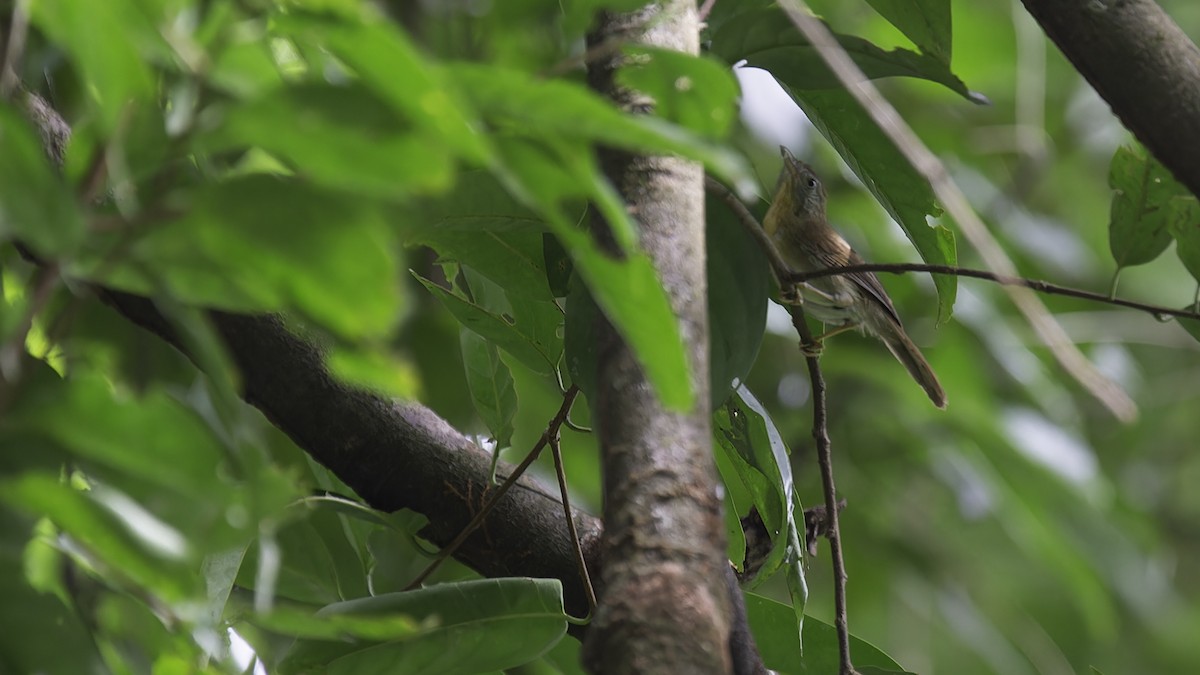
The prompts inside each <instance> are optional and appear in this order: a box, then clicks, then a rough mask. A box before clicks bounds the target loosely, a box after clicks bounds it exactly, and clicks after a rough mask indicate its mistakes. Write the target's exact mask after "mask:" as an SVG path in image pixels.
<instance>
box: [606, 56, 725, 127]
mask: <svg viewBox="0 0 1200 675" xmlns="http://www.w3.org/2000/svg"><path fill="white" fill-rule="evenodd" d="M625 53H626V55H627V56H628V57H629V62H628V63H627V64H625V65H623V66H622V67H621V69H620V70H618V71H617V81H618V82H620V83H621V84H623V85H625V86H628V87H631V88H633V89H636V90H637V91H639V92H641V93H643V94H647V95H649V96H651V97H652V98H653V99H654V111H653V112H654V114H655V115H657V116H659V117H662V118H663V119H666V120H669V121H671V122H674V123H676V124H678V125H680V126H682V127H685V128H688V129H691V130H692V131H694V132H696V133H697V134H700V135H702V136H705V137H709V138H718V139H719V138H724V137H725V135H726V134H727V133H728V132H729V129H730V125H731V124H732V123H733V121H734V119H735V118H736V117H737V97H738V86H737V82H736V81H735V80H734V77H733V73H732V72H731V71H730V69H729V67H728V66H726V65H725V64H723V63H721V62H720V61H717V60H715V59H712V58H705V57H700V56H693V55H691V54H684V53H683V52H677V51H670V50H666V49H654V48H650V47H628V48H626V50H625Z"/></svg>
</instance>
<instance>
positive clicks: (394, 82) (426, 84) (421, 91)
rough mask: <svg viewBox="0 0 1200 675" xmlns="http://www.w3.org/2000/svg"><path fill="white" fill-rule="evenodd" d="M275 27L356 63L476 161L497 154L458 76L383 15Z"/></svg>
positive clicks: (404, 108)
mask: <svg viewBox="0 0 1200 675" xmlns="http://www.w3.org/2000/svg"><path fill="white" fill-rule="evenodd" d="M273 27H274V28H275V29H276V30H278V31H279V32H280V33H282V34H284V35H288V36H290V37H292V38H294V39H296V40H298V41H301V42H304V43H307V44H312V45H315V46H318V47H323V48H325V49H328V50H329V51H330V52H332V53H333V54H334V55H335V56H337V57H338V59H340V60H341V61H342V63H344V64H345V65H346V66H349V67H350V68H352V69H353V70H354V71H355V72H356V73H357V74H358V76H359V77H360V78H362V82H363V84H364V85H366V86H367V87H370V88H371V89H373V90H374V91H375V92H376V93H377V94H379V96H380V97H381V98H383V99H384V100H385V101H387V103H388V104H389V105H390V106H392V108H393V109H394V110H396V111H397V112H399V113H401V114H402V115H403V116H404V118H405V119H407V120H409V121H411V122H412V123H413V124H415V125H417V127H418V128H420V129H423V130H425V131H426V132H428V133H429V134H430V135H431V136H433V137H434V138H438V139H440V140H441V141H442V142H443V143H444V144H445V145H446V147H449V148H451V149H453V150H454V151H455V152H456V153H457V154H459V155H460V156H462V157H464V158H466V159H468V160H470V161H472V162H475V163H486V162H487V161H488V160H489V158H490V155H491V150H490V149H489V148H488V143H487V138H486V136H484V135H483V134H481V133H480V130H481V129H483V128H484V127H483V125H481V124H479V122H478V120H476V119H474V117H475V116H474V112H473V111H472V109H471V108H470V107H468V106H464V105H463V101H462V99H461V98H460V97H459V95H458V94H457V93H456V92H455V91H454V90H453V87H452V84H453V81H452V79H451V78H448V77H445V75H444V74H443V73H439V72H438V70H437V69H436V68H434V67H433V66H431V65H429V64H427V63H426V62H425V59H424V58H423V57H422V56H421V54H420V53H419V52H418V50H417V49H416V47H415V46H414V45H413V44H412V42H411V41H410V40H409V38H408V37H407V36H406V35H405V34H404V33H403V32H402V31H400V30H398V29H397V28H396V27H395V26H394V25H392V24H391V23H389V22H387V21H385V20H383V18H382V17H380V18H377V19H374V20H368V21H365V22H357V21H354V20H352V19H344V18H332V17H327V16H321V17H317V16H314V15H304V14H302V13H297V14H292V15H283V14H276V15H274V17H273Z"/></svg>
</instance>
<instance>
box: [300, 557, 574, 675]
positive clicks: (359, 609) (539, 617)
mask: <svg viewBox="0 0 1200 675" xmlns="http://www.w3.org/2000/svg"><path fill="white" fill-rule="evenodd" d="M398 615H400V616H409V617H412V618H413V619H414V620H416V621H417V622H419V624H420V626H421V630H419V631H418V632H417V633H416V634H415V635H412V634H405V635H398V636H396V637H395V638H393V639H390V640H387V641H382V640H346V639H342V640H338V641H315V640H301V641H299V642H297V643H296V645H295V647H294V648H293V649H292V650H291V653H290V654H289V655H288V656H287V657H286V658H285V660H284V662H283V663H282V664H281V667H280V672H283V673H295V672H301V671H309V670H313V669H320V670H321V671H322V672H328V673H331V674H333V675H342V674H347V673H361V672H402V673H417V672H420V673H425V674H428V675H434V674H436V673H447V674H449V673H475V672H495V671H498V670H503V669H505V668H512V667H514V666H518V665H520V664H522V663H526V662H528V661H531V660H533V659H535V658H537V657H538V656H540V655H542V654H543V653H545V651H546V650H548V649H549V648H550V647H552V646H553V645H554V644H555V643H557V642H558V641H559V640H560V639H562V636H563V635H564V634H565V633H566V626H567V624H566V615H565V613H564V612H563V605H562V584H561V583H560V582H559V581H558V580H556V579H520V578H508V579H480V580H474V581H465V582H459V583H453V584H440V585H437V586H431V587H428V588H423V589H420V590H417V591H411V592H406V593H388V594H385V595H377V596H374V597H369V598H362V599H359V600H350V601H347V602H340V603H337V604H334V605H330V606H328V607H325V608H324V609H322V610H321V611H320V612H318V616H321V617H330V618H333V617H353V618H355V619H361V620H366V619H370V618H374V617H396V616H398Z"/></svg>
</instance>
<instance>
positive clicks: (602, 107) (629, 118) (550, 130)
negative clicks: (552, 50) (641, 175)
mask: <svg viewBox="0 0 1200 675" xmlns="http://www.w3.org/2000/svg"><path fill="white" fill-rule="evenodd" d="M446 75H447V76H448V77H452V78H454V79H455V80H456V81H457V82H458V83H459V88H460V89H461V90H462V91H464V92H466V94H467V96H468V97H469V98H470V101H471V103H472V104H473V105H474V106H475V107H476V108H477V109H479V110H481V111H484V112H485V114H486V115H487V117H488V119H489V120H491V121H492V123H493V124H495V125H496V126H498V127H500V128H504V129H512V130H514V131H518V132H521V133H524V134H527V135H529V136H531V137H533V138H550V137H558V138H561V139H568V140H571V139H573V140H586V141H588V142H591V143H601V144H605V145H610V146H613V147H617V148H624V149H626V150H630V151H633V152H637V153H640V154H675V155H679V156H681V157H686V158H688V159H693V160H696V161H700V162H703V163H704V165H705V166H706V167H707V168H708V169H709V170H710V171H711V172H713V173H714V174H716V175H718V176H721V177H722V178H724V179H726V180H728V181H729V182H730V183H731V184H733V185H736V186H738V187H739V189H740V190H741V191H743V192H747V193H749V192H751V191H752V190H753V186H754V179H753V176H752V175H751V173H750V171H749V169H748V166H747V164H746V162H745V160H744V159H743V158H742V157H741V155H739V154H737V153H736V152H734V151H733V150H731V149H728V148H726V147H723V146H721V145H717V144H715V143H712V142H709V141H706V140H704V139H703V138H701V137H699V136H698V135H696V134H693V133H691V132H690V131H688V130H686V129H683V128H681V127H678V126H675V125H674V124H670V123H668V122H665V121H664V120H661V119H658V118H655V117H652V116H649V115H634V114H626V113H623V112H621V111H620V110H618V109H617V108H616V107H614V106H613V104H612V103H611V102H609V101H607V100H605V99H603V98H601V97H600V96H599V95H597V94H595V93H593V92H591V91H589V90H588V89H586V88H585V87H583V86H581V85H578V84H575V83H572V82H566V81H562V80H547V79H539V78H537V77H535V76H533V75H530V74H529V73H524V72H521V71H518V70H512V69H506V68H502V67H498V66H488V65H479V64H458V65H454V66H451V67H448V68H447V69H446ZM553 175H554V174H550V175H548V176H547V178H552V177H553ZM559 180H560V181H561V179H559ZM742 188H744V189H742Z"/></svg>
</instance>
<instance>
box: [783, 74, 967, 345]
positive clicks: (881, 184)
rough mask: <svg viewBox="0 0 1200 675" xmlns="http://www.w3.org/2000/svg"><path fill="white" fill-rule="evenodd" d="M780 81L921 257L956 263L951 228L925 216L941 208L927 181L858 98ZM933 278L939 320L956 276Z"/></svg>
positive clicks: (948, 307)
mask: <svg viewBox="0 0 1200 675" xmlns="http://www.w3.org/2000/svg"><path fill="white" fill-rule="evenodd" d="M783 84H784V85H785V87H786V88H787V89H788V91H789V93H791V94H792V97H793V98H794V99H795V100H796V102H797V103H798V104H799V105H800V107H801V108H802V109H803V110H804V113H805V114H806V115H808V119H809V120H810V121H811V122H812V123H813V125H814V126H816V127H817V129H818V130H819V131H820V132H821V134H822V135H823V136H825V138H827V139H829V142H830V143H831V144H832V145H833V147H834V149H836V150H837V151H838V154H839V155H841V156H842V159H844V160H845V161H846V164H848V165H849V166H850V169H851V170H852V171H854V175H856V176H858V178H859V179H860V180H861V181H862V182H863V184H864V185H866V186H867V189H868V190H870V191H871V194H873V195H875V199H877V200H878V201H879V203H880V204H881V205H882V206H883V208H884V209H885V210H887V212H888V214H889V215H890V216H891V217H892V218H893V219H895V221H896V222H897V223H899V224H900V227H901V228H902V229H903V230H904V233H905V234H907V235H908V239H909V241H911V242H912V243H913V246H915V247H916V248H917V252H918V253H920V255H921V259H922V260H924V261H925V262H927V263H929V264H931V265H955V264H957V260H958V254H957V253H956V251H955V243H954V233H953V232H951V231H950V230H948V229H946V227H945V226H943V225H933V226H930V225H929V223H928V222H927V221H926V217H927V216H933V217H937V216H939V215H940V214H941V212H942V210H941V209H940V208H939V207H938V206H937V204H936V203H935V201H934V197H933V188H932V187H930V185H929V181H927V180H925V178H924V177H923V176H922V175H921V174H920V173H918V172H917V170H916V169H914V168H913V167H912V165H911V164H909V163H908V160H906V159H905V158H904V156H903V155H902V154H901V153H900V150H899V149H898V148H897V147H896V146H895V144H893V143H892V141H891V140H890V139H889V138H888V137H887V136H886V135H885V134H884V133H883V131H882V130H881V129H880V128H879V127H878V126H877V125H876V124H875V123H874V121H872V120H871V118H870V117H869V116H868V115H867V113H866V111H864V110H863V109H862V107H861V106H859V105H858V102H857V101H855V100H854V98H853V97H851V96H850V94H848V93H846V92H845V91H798V90H796V89H794V88H792V87H791V85H790V83H788V82H787V81H786V80H784V81H783ZM933 284H934V287H935V288H937V291H938V323H943V322H945V321H947V320H948V319H949V318H950V315H951V313H952V312H953V310H954V300H955V297H956V296H957V294H958V280H957V278H956V277H954V276H952V275H949V274H935V275H933Z"/></svg>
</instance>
